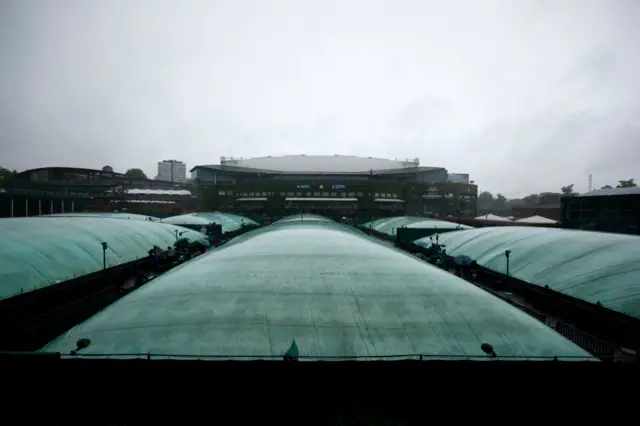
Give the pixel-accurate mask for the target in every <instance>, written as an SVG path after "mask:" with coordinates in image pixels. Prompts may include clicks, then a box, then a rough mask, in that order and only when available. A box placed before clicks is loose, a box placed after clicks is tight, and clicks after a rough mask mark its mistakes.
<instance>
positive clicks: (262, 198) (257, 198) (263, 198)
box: [236, 197, 267, 201]
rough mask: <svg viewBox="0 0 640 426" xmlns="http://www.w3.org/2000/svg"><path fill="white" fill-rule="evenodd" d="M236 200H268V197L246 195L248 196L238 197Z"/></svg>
mask: <svg viewBox="0 0 640 426" xmlns="http://www.w3.org/2000/svg"><path fill="white" fill-rule="evenodd" d="M236 201H267V197H246V198H238V199H237V200H236Z"/></svg>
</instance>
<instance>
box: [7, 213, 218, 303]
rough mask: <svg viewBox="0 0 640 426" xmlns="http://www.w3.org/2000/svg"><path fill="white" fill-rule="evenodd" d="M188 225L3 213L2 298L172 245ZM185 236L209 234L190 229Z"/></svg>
mask: <svg viewBox="0 0 640 426" xmlns="http://www.w3.org/2000/svg"><path fill="white" fill-rule="evenodd" d="M175 230H179V231H180V232H184V231H185V229H184V228H180V227H176V226H172V225H163V224H160V223H155V222H147V221H140V220H122V219H109V218H89V217H49V218H40V217H34V218H16V219H0V298H7V297H11V296H15V295H18V294H21V293H25V292H28V291H33V290H36V289H38V288H42V287H46V286H49V285H53V284H56V283H57V282H61V281H66V280H69V279H72V278H74V277H78V276H82V275H86V274H90V273H92V272H96V271H99V270H101V269H102V267H103V258H102V257H103V253H102V244H101V243H102V242H103V241H104V242H106V243H107V244H108V249H107V251H106V261H107V267H110V266H115V265H119V264H123V263H127V262H131V261H133V260H135V259H139V258H142V257H144V256H147V253H148V251H149V250H150V249H151V248H153V246H154V245H157V246H158V247H162V248H166V247H168V246H170V245H173V243H175V240H176V234H175ZM182 237H185V238H188V239H190V240H197V239H201V238H204V237H205V236H204V235H203V234H200V233H199V232H195V231H191V230H189V231H187V233H185V234H183V235H182Z"/></svg>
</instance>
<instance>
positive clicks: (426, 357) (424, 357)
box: [5, 352, 600, 361]
mask: <svg viewBox="0 0 640 426" xmlns="http://www.w3.org/2000/svg"><path fill="white" fill-rule="evenodd" d="M5 354H6V352H5ZM49 354H50V355H51V356H54V355H56V356H58V355H59V356H60V358H61V359H74V358H87V359H88V358H94V359H95V358H110V359H146V360H152V359H193V360H263V361H269V360H271V361H281V360H283V357H284V355H190V354H162V353H131V354H126V353H110V354H81V353H77V354H69V355H67V354H59V353H49ZM296 360H301V361H406V360H414V361H435V360H439V361H444V360H448V361H599V360H600V359H599V358H598V357H596V356H562V355H554V356H526V355H506V356H500V355H496V356H492V355H451V354H399V355H353V356H340V355H337V356H317V355H300V356H298V357H296Z"/></svg>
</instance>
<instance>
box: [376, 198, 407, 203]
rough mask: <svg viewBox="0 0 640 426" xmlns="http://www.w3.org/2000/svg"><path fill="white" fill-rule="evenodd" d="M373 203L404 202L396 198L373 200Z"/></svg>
mask: <svg viewBox="0 0 640 426" xmlns="http://www.w3.org/2000/svg"><path fill="white" fill-rule="evenodd" d="M373 201H375V202H377V203H378V202H379V203H404V202H405V201H404V200H400V199H398V198H376V199H375V200H373Z"/></svg>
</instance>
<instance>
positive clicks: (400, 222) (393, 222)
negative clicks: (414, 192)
mask: <svg viewBox="0 0 640 426" xmlns="http://www.w3.org/2000/svg"><path fill="white" fill-rule="evenodd" d="M362 227H364V228H369V227H370V228H371V229H373V230H374V231H378V232H380V233H383V234H387V235H389V236H394V235H396V234H397V230H398V228H402V227H407V228H423V229H425V228H428V229H442V230H447V231H450V230H452V229H473V228H472V227H471V226H467V225H461V224H458V223H453V222H447V221H446V220H437V219H432V218H428V217H418V216H396V217H387V218H383V219H378V220H374V221H373V222H368V223H365V224H364V225H362Z"/></svg>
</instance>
